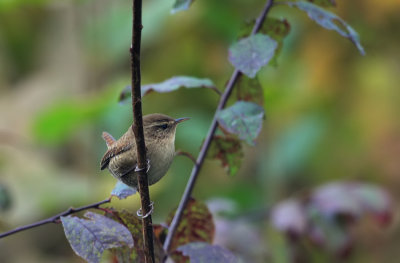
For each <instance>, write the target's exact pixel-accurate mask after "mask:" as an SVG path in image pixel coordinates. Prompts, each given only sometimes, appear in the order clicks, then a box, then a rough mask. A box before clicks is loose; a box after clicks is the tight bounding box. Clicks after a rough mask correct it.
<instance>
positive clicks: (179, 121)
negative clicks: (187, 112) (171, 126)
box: [175, 118, 190, 124]
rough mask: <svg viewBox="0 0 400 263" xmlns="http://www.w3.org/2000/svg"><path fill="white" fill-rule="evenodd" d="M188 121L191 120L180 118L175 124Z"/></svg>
mask: <svg viewBox="0 0 400 263" xmlns="http://www.w3.org/2000/svg"><path fill="white" fill-rule="evenodd" d="M187 120H190V118H179V119H175V123H176V124H178V123H181V122H183V121H187Z"/></svg>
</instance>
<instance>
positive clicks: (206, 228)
mask: <svg viewBox="0 0 400 263" xmlns="http://www.w3.org/2000/svg"><path fill="white" fill-rule="evenodd" d="M174 215H175V211H174V212H172V213H170V215H169V216H168V218H167V224H168V225H171V222H172V219H173V218H174ZM214 233H215V225H214V221H213V218H212V214H211V213H210V211H209V210H208V208H207V206H206V205H205V204H204V203H202V202H199V201H196V200H195V199H193V198H191V199H190V200H189V202H188V204H187V206H186V209H185V211H184V212H183V216H182V219H181V221H180V222H179V226H178V228H177V230H176V233H175V235H174V238H173V240H172V243H171V250H170V251H174V250H176V249H177V248H178V247H179V246H182V245H185V244H188V243H191V242H197V241H200V242H207V243H212V241H213V239H214ZM172 258H173V259H174V261H175V262H185V260H184V258H182V255H181V253H180V252H174V253H173V254H172Z"/></svg>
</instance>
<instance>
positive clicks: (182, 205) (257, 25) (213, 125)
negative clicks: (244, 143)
mask: <svg viewBox="0 0 400 263" xmlns="http://www.w3.org/2000/svg"><path fill="white" fill-rule="evenodd" d="M273 2H274V1H273V0H268V1H267V3H266V5H265V7H264V9H263V11H262V12H261V14H260V16H259V17H258V18H257V20H256V23H255V25H254V27H253V30H252V32H251V34H252V35H253V34H256V33H257V32H258V31H259V30H260V28H261V26H262V24H263V22H264V20H265V17H266V16H267V14H268V12H269V10H270V9H271V7H272V5H273ZM241 74H242V73H240V72H239V70H237V69H236V70H235V71H234V72H233V74H232V76H231V78H230V80H229V82H228V84H227V85H226V88H225V91H224V93H223V94H222V96H221V99H220V101H219V104H218V107H217V110H216V111H215V114H214V118H213V120H212V123H211V126H210V128H209V130H208V133H207V137H206V139H205V141H204V143H203V146H202V148H201V150H200V153H199V156H198V157H197V161H196V164H195V166H194V167H193V169H192V173H191V175H190V178H189V181H188V183H187V185H186V188H185V192H184V193H183V196H182V199H181V201H180V203H179V206H178V209H177V210H176V213H175V216H174V218H173V220H172V222H171V225H170V227H169V230H168V235H167V237H166V239H165V242H164V250H165V251H166V253H167V254H168V252H169V249H170V247H171V244H172V238H173V236H174V234H175V232H176V229H177V227H178V224H179V222H180V220H181V218H182V215H183V211H184V210H185V207H186V205H187V203H188V201H189V198H190V196H191V194H192V191H193V188H194V185H195V183H196V179H197V176H198V174H199V172H200V169H201V167H202V165H203V162H204V159H205V157H206V154H207V151H208V148H209V147H210V144H211V141H212V139H213V136H214V133H215V131H216V130H217V126H218V122H217V113H218V112H219V111H220V110H222V109H223V108H224V107H225V104H226V102H227V101H228V98H229V96H230V95H231V92H232V90H233V87H234V85H235V83H236V81H237V79H238V77H239V76H240V75H241Z"/></svg>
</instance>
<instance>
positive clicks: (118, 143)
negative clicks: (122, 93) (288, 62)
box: [100, 113, 189, 189]
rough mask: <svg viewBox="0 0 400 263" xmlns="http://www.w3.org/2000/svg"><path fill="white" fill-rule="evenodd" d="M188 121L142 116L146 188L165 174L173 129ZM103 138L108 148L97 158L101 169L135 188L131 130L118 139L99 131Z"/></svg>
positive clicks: (171, 155) (172, 152)
mask: <svg viewBox="0 0 400 263" xmlns="http://www.w3.org/2000/svg"><path fill="white" fill-rule="evenodd" d="M188 119H189V118H179V119H173V118H171V117H169V116H167V115H164V114H159V113H154V114H149V115H145V116H143V132H144V138H145V143H146V156H147V159H148V160H149V167H150V168H149V170H148V173H147V176H148V182H149V185H152V184H155V183H156V182H158V181H159V180H160V179H161V178H162V177H163V176H164V175H165V174H166V173H167V171H168V169H169V167H170V166H171V163H172V160H173V158H174V156H175V133H176V126H177V125H178V124H179V123H181V122H183V121H186V120H188ZM103 139H104V140H105V141H106V144H107V148H108V149H107V151H106V153H105V154H104V156H103V158H102V159H101V163H100V167H101V170H104V169H105V168H108V170H109V171H110V173H111V174H112V175H113V176H114V177H115V178H117V179H118V180H120V181H122V182H123V183H124V184H126V185H128V186H131V187H134V188H136V189H137V186H138V185H137V184H138V183H137V174H136V172H135V169H136V165H137V150H136V142H135V135H134V133H133V130H132V127H129V128H128V130H127V131H126V132H125V134H124V135H122V136H121V138H119V139H118V140H115V139H114V138H113V137H112V136H111V135H110V134H109V133H107V132H103Z"/></svg>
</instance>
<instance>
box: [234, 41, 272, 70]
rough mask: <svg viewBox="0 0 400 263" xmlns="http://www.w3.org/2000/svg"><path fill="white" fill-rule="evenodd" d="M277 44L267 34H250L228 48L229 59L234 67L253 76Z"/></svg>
mask: <svg viewBox="0 0 400 263" xmlns="http://www.w3.org/2000/svg"><path fill="white" fill-rule="evenodd" d="M277 46H278V44H277V42H276V41H275V40H273V39H272V38H271V37H269V36H266V35H263V34H255V35H251V36H249V37H247V38H243V39H241V40H239V41H238V42H236V43H234V44H233V45H232V46H231V47H230V48H229V61H230V62H231V64H232V65H233V66H235V68H236V69H238V70H240V71H241V72H242V73H244V74H246V75H247V76H248V77H250V78H254V77H255V75H256V74H257V72H258V71H259V70H260V69H261V67H262V66H264V65H266V64H268V62H269V61H270V60H271V59H272V57H273V56H274V54H275V50H276V48H277Z"/></svg>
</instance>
